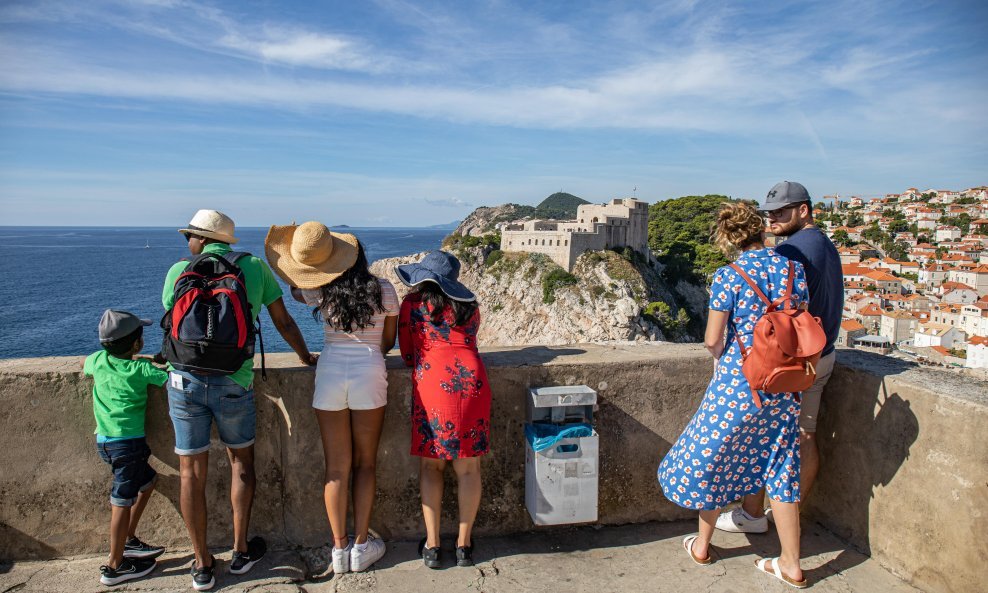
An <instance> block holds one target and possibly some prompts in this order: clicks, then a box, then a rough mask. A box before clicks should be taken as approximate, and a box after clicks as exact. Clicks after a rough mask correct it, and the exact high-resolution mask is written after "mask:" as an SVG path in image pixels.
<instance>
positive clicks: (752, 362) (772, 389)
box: [731, 261, 827, 408]
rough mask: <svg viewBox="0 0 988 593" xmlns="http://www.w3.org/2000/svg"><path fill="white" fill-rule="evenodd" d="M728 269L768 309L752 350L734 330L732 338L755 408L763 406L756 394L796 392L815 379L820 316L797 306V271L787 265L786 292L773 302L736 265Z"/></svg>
mask: <svg viewBox="0 0 988 593" xmlns="http://www.w3.org/2000/svg"><path fill="white" fill-rule="evenodd" d="M731 268H733V269H734V271H735V272H737V273H738V274H740V275H741V277H742V278H743V279H744V281H745V282H747V283H748V286H750V287H751V289H752V290H754V291H755V294H756V295H758V298H759V299H761V300H762V302H764V303H765V304H766V305H767V306H768V308H767V309H766V310H765V314H764V315H762V317H761V319H759V320H758V321H757V322H756V323H755V330H754V335H753V336H752V344H751V349H747V348H745V347H744V344H743V343H742V342H741V338H740V337H739V336H738V333H737V331H735V332H734V338H735V339H736V340H737V341H738V346H739V347H740V348H741V359H742V364H741V372H742V373H744V376H745V378H746V379H748V384H749V385H750V386H751V395H752V397H754V399H755V406H757V407H759V408H760V407H762V400H761V398H760V397H759V395H758V392H759V391H764V392H766V393H784V392H799V391H803V390H805V389H807V388H809V387H810V385H813V381H815V380H816V363H817V361H819V360H820V353H821V352H822V351H823V349H824V347H825V346H826V345H827V334H826V333H824V331H823V325H822V324H821V323H820V318H819V317H813V316H812V315H810V313H809V312H808V311H807V310H806V307H805V304H802V305H800V306H798V307H797V306H796V304H795V303H794V302H793V299H792V285H793V281H794V280H793V279H794V278H795V276H796V272H795V270H794V269H793V265H792V261H790V262H789V277H788V278H787V279H786V290H785V292H784V293H783V294H782V296H781V297H779V298H777V299H776V300H774V301H770V300H768V297H766V296H765V293H764V292H762V291H761V289H760V288H758V284H756V283H755V281H754V280H752V279H751V277H749V276H748V275H747V274H745V273H744V270H742V269H741V268H740V267H739V266H737V265H735V264H731Z"/></svg>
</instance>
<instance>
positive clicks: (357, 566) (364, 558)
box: [350, 535, 387, 572]
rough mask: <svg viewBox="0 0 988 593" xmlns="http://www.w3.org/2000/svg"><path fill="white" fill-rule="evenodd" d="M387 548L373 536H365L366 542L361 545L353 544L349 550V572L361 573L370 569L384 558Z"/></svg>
mask: <svg viewBox="0 0 988 593" xmlns="http://www.w3.org/2000/svg"><path fill="white" fill-rule="evenodd" d="M386 549H387V546H385V545H384V542H383V541H381V540H380V539H378V538H376V537H374V536H373V535H369V536H367V541H366V542H365V543H364V544H362V545H358V544H353V549H352V550H350V570H352V571H353V572H363V571H365V570H367V569H368V568H370V567H371V565H372V564H374V563H375V562H377V561H378V560H380V559H381V557H382V556H384V552H385V550H386Z"/></svg>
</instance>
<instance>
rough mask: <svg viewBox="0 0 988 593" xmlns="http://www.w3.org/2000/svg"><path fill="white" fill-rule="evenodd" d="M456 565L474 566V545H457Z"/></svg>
mask: <svg viewBox="0 0 988 593" xmlns="http://www.w3.org/2000/svg"><path fill="white" fill-rule="evenodd" d="M456 565H457V566H473V546H457V548H456Z"/></svg>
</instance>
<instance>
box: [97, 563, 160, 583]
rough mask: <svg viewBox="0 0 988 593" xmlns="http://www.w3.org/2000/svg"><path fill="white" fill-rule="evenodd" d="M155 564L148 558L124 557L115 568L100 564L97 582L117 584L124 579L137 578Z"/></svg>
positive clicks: (151, 568)
mask: <svg viewBox="0 0 988 593" xmlns="http://www.w3.org/2000/svg"><path fill="white" fill-rule="evenodd" d="M156 564H157V563H156V562H155V561H154V560H153V559H150V558H124V559H123V562H121V563H120V566H118V567H116V568H110V567H109V566H100V567H99V572H100V577H99V582H101V583H103V584H104V585H119V584H120V583H123V582H125V581H130V580H133V579H139V578H141V577H142V576H144V575H146V574H148V573H149V572H151V571H152V570H154V567H155V565H156Z"/></svg>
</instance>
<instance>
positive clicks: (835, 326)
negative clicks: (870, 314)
mask: <svg viewBox="0 0 988 593" xmlns="http://www.w3.org/2000/svg"><path fill="white" fill-rule="evenodd" d="M781 238H782V237H780V239H781ZM775 250H776V251H777V252H779V253H780V254H782V255H784V256H786V257H788V258H789V259H793V260H796V261H798V262H799V263H801V264H803V268H804V269H805V270H806V283H807V285H808V286H809V289H810V313H811V314H813V316H814V317H819V318H820V321H821V322H823V331H824V332H825V333H826V334H827V347H826V348H824V349H823V355H824V356H826V355H827V354H830V353H831V352H833V351H834V342H836V341H837V334H838V333H839V332H840V322H841V317H842V316H843V314H844V273H843V271H842V270H841V265H840V255H838V253H837V248H836V247H834V244H833V242H831V241H830V239H828V238H827V236H826V235H824V234H823V231H821V230H820V229H819V228H817V227H815V226H809V227H806V228H804V229H802V230H799V231H797V232H795V233H793V234H792V235H791V236H789V238H787V239H786V240H785V242H784V243H780V244H779V245H777V246H776V247H775Z"/></svg>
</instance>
